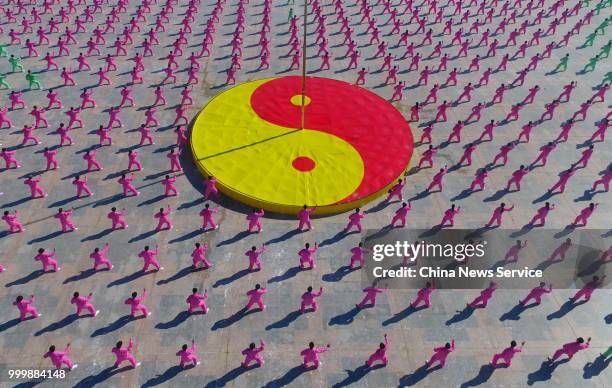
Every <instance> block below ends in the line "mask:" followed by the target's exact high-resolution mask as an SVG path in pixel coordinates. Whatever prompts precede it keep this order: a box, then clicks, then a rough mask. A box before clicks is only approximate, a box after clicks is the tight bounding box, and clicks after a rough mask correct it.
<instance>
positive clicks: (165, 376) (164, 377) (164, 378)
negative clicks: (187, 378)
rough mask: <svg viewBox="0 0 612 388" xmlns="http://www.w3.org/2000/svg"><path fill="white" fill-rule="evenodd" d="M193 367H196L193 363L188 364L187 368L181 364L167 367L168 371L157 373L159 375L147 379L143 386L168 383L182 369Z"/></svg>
mask: <svg viewBox="0 0 612 388" xmlns="http://www.w3.org/2000/svg"><path fill="white" fill-rule="evenodd" d="M192 368H194V366H193V365H189V366H187V367H185V368H181V366H180V365H174V366H171V367H170V368H168V369H166V371H165V372H164V373H162V374H161V375H157V376H155V377H152V378H150V379H149V380H147V381H146V382H145V383H144V384H143V385H142V388H145V387H146V388H148V387H154V386H156V385H160V384H163V383H166V382H168V381H169V380H171V379H173V378H174V377H176V376H177V375H178V374H179V373H181V372H182V371H185V370H189V369H192Z"/></svg>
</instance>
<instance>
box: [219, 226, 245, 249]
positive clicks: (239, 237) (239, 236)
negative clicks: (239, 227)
mask: <svg viewBox="0 0 612 388" xmlns="http://www.w3.org/2000/svg"><path fill="white" fill-rule="evenodd" d="M250 234H251V232H249V231H248V230H243V231H242V232H239V233H237V234H236V235H235V236H234V237H231V238H229V239H227V240H223V241H221V242H220V243H218V244H217V247H222V246H224V245H230V244H233V243H236V242H238V241H240V240H242V239H243V238H245V237H247V236H248V235H250Z"/></svg>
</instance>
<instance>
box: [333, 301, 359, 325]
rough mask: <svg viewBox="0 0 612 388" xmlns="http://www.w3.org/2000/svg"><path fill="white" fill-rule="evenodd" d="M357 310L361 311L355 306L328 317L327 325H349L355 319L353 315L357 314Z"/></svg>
mask: <svg viewBox="0 0 612 388" xmlns="http://www.w3.org/2000/svg"><path fill="white" fill-rule="evenodd" d="M359 311H361V309H360V308H359V307H357V306H355V307H353V308H352V309H351V310H349V311H347V312H346V313H343V314H340V315H337V316H335V317H333V318H332V319H330V320H329V326H334V325H350V324H351V323H352V322H353V320H354V319H355V317H356V316H357V314H359Z"/></svg>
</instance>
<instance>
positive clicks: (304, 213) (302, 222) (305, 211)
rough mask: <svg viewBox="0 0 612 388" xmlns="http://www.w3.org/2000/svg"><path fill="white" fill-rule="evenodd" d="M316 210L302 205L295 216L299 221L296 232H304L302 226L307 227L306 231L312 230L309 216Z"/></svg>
mask: <svg viewBox="0 0 612 388" xmlns="http://www.w3.org/2000/svg"><path fill="white" fill-rule="evenodd" d="M315 210H317V207H316V206H315V207H313V208H309V207H308V206H307V205H304V206H303V207H302V210H300V211H299V212H298V214H297V217H298V220H299V224H298V230H300V231H302V230H304V226H307V227H308V229H307V230H312V229H314V228H313V227H312V223H311V221H310V216H311V214H312V213H314V211H315Z"/></svg>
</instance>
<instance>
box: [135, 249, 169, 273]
mask: <svg viewBox="0 0 612 388" xmlns="http://www.w3.org/2000/svg"><path fill="white" fill-rule="evenodd" d="M158 254H159V247H158V246H157V245H156V246H155V250H154V251H152V250H149V246H148V245H146V246H145V247H144V249H143V250H142V251H141V252H140V253H139V254H138V257H140V258H142V259H143V261H144V266H143V267H142V271H143V272H147V270H148V269H149V266H151V265H152V266H153V267H155V269H156V270H157V271H161V270H162V269H164V267H161V266H160V265H159V262H158V261H157V259H156V258H155V256H157V255H158Z"/></svg>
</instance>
